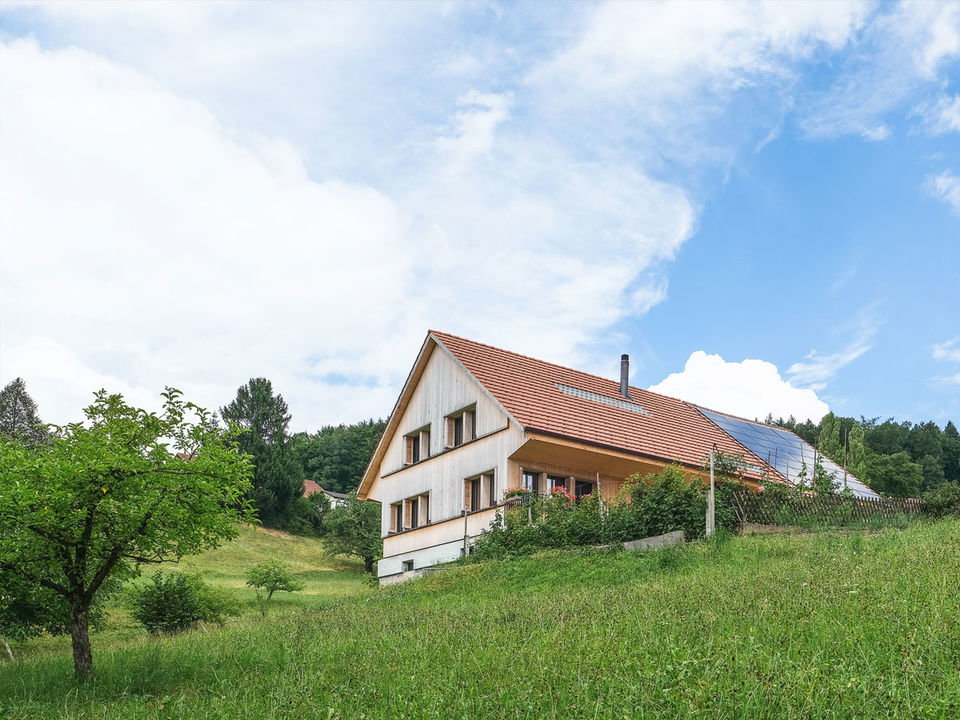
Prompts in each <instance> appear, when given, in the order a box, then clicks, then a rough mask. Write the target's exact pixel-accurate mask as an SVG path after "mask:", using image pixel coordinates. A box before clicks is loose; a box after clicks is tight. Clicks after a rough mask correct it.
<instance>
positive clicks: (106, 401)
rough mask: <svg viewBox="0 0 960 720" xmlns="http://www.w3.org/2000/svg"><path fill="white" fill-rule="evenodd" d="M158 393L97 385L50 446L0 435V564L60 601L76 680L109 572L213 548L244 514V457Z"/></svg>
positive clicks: (175, 397)
mask: <svg viewBox="0 0 960 720" xmlns="http://www.w3.org/2000/svg"><path fill="white" fill-rule="evenodd" d="M163 397H164V404H163V410H162V412H160V413H159V414H157V413H150V412H147V411H145V410H141V409H139V408H135V407H132V406H130V405H128V404H126V403H125V402H124V400H123V398H122V397H121V396H120V395H108V394H107V393H106V392H105V391H100V392H98V393H96V396H95V401H94V403H93V404H92V405H91V406H90V407H88V408H86V409H85V410H84V414H85V416H86V421H85V422H84V423H73V424H70V425H66V426H63V427H57V428H54V433H53V436H52V438H51V440H50V442H49V443H47V444H43V445H36V446H27V445H23V444H20V443H18V442H13V441H5V440H2V439H0V572H3V573H4V574H7V573H9V574H12V575H15V576H17V577H19V578H20V579H21V580H23V581H24V582H26V583H28V584H29V585H30V586H32V587H42V588H45V589H46V590H49V591H52V592H53V593H55V594H56V595H58V596H59V597H61V598H62V599H63V600H64V601H65V602H66V604H67V605H68V607H69V610H70V630H71V635H72V638H73V642H74V659H75V670H76V675H77V677H78V678H81V679H87V678H89V677H91V675H92V655H91V651H90V645H89V635H88V625H89V620H90V611H91V608H92V606H93V605H94V602H95V600H96V598H97V596H98V594H99V593H101V592H102V591H104V589H105V588H106V587H108V586H109V584H110V581H111V580H116V581H119V580H121V579H123V578H127V577H131V576H133V575H135V574H136V573H137V572H138V569H139V565H140V564H141V563H157V562H163V561H166V560H175V559H178V558H180V557H181V556H183V555H186V554H189V553H194V552H198V551H200V550H203V549H206V548H212V547H216V546H217V545H218V544H220V543H221V542H222V541H223V540H225V539H229V538H232V537H235V536H236V534H237V522H238V521H249V520H252V519H253V515H252V511H251V510H250V508H249V507H248V506H247V504H246V503H245V502H244V499H243V498H244V496H245V494H246V493H247V491H248V489H249V487H250V481H249V476H250V461H249V458H248V457H247V456H246V455H243V454H241V453H239V452H237V450H236V447H235V446H234V444H233V443H232V442H231V440H230V438H229V437H228V436H227V435H226V434H225V433H224V432H223V431H222V430H220V429H218V428H217V427H216V425H215V424H214V423H213V422H212V420H211V417H210V415H209V413H207V412H206V411H205V410H203V409H201V408H198V407H197V406H195V405H193V404H191V403H186V402H184V401H183V400H181V399H180V393H179V391H177V390H173V389H167V391H166V392H164V394H163ZM178 451H179V453H178ZM181 453H182V454H181Z"/></svg>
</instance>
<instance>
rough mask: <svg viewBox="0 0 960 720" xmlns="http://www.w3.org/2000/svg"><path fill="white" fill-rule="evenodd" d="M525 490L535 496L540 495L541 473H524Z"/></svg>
mask: <svg viewBox="0 0 960 720" xmlns="http://www.w3.org/2000/svg"><path fill="white" fill-rule="evenodd" d="M523 489H524V490H529V491H530V492H532V493H533V494H534V495H539V494H540V473H538V472H533V471H532V470H524V471H523Z"/></svg>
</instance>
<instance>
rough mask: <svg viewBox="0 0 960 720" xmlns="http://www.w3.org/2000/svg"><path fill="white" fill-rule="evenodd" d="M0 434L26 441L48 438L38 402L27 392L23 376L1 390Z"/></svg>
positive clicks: (41, 440)
mask: <svg viewBox="0 0 960 720" xmlns="http://www.w3.org/2000/svg"><path fill="white" fill-rule="evenodd" d="M0 435H5V436H7V437H8V438H13V439H15V440H20V441H21V442H26V443H39V442H43V441H44V440H46V439H47V431H46V430H45V428H44V425H43V421H41V420H40V416H39V415H38V414H37V404H36V403H35V402H34V401H33V398H32V397H30V393H28V392H27V384H26V383H25V382H24V381H23V378H17V379H16V380H13V381H12V382H11V383H9V384H8V385H7V386H6V387H5V388H4V389H3V390H0Z"/></svg>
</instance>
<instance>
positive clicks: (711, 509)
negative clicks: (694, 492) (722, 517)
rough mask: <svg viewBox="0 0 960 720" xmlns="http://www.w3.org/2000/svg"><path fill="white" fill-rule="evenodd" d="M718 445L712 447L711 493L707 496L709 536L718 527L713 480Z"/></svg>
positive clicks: (707, 533)
mask: <svg viewBox="0 0 960 720" xmlns="http://www.w3.org/2000/svg"><path fill="white" fill-rule="evenodd" d="M715 447H716V446H714V447H712V448H710V494H709V495H708V496H707V532H706V535H707V537H710V536H711V535H713V531H714V530H715V529H716V522H717V517H716V505H715V504H714V503H715V500H716V498H715V487H714V480H713V451H714V448H715Z"/></svg>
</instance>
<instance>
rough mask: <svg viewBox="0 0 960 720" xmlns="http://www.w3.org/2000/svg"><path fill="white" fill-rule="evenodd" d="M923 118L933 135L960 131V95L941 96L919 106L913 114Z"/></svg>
mask: <svg viewBox="0 0 960 720" xmlns="http://www.w3.org/2000/svg"><path fill="white" fill-rule="evenodd" d="M913 114H914V115H918V116H920V117H921V118H922V120H923V123H924V126H925V128H926V129H927V131H928V132H929V133H931V134H932V135H942V134H944V133H948V132H957V131H960V95H954V96H952V97H951V96H947V95H944V96H941V97H939V98H937V99H935V100H933V101H928V102H926V103H922V104H920V105H918V106H917V108H916V109H915V110H914V112H913Z"/></svg>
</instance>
